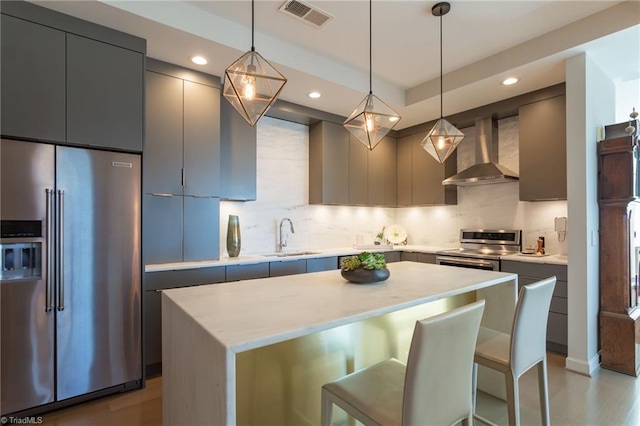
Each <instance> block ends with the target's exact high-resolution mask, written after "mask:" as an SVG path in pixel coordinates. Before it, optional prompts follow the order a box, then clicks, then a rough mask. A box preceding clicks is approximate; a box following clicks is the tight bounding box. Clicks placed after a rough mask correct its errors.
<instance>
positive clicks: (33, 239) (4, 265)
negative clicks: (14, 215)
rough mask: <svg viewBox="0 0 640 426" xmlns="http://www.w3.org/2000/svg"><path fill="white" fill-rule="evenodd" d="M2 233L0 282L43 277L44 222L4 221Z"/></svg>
mask: <svg viewBox="0 0 640 426" xmlns="http://www.w3.org/2000/svg"><path fill="white" fill-rule="evenodd" d="M1 225H2V229H1V233H0V280H3V281H4V280H14V279H23V278H40V277H41V276H42V244H43V238H42V222H41V221H36V220H27V221H25V220H3V221H2V224H1Z"/></svg>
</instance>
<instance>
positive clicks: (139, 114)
mask: <svg viewBox="0 0 640 426" xmlns="http://www.w3.org/2000/svg"><path fill="white" fill-rule="evenodd" d="M143 82H144V57H143V55H142V54H141V53H138V52H134V51H131V50H128V49H123V48H120V47H116V46H113V45H110V44H106V43H101V42H99V41H95V40H91V39H88V38H84V37H79V36H76V35H73V34H67V142H69V143H73V144H79V145H93V146H100V147H105V148H115V149H122V150H127V151H138V152H139V151H142V141H143V123H144V115H143V111H144V87H143Z"/></svg>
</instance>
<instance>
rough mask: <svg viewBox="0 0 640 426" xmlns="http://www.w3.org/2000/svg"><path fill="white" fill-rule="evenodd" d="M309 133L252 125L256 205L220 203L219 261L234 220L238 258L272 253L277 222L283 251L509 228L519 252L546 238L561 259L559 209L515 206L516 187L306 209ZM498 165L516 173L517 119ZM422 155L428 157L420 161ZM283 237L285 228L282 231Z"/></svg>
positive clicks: (466, 157)
mask: <svg viewBox="0 0 640 426" xmlns="http://www.w3.org/2000/svg"><path fill="white" fill-rule="evenodd" d="M308 130H309V129H308V127H307V126H304V125H301V124H296V123H291V122H288V121H283V120H278V119H274V118H270V117H263V118H262V119H261V121H260V122H259V123H258V138H257V177H258V178H257V179H258V180H257V200H256V201H247V202H234V201H223V202H221V203H220V253H221V256H222V257H224V256H226V255H227V253H226V235H227V220H228V216H229V215H230V214H237V215H238V216H239V218H240V228H241V234H242V250H241V255H242V254H249V253H267V252H273V251H275V248H276V243H277V234H278V225H279V223H280V220H281V219H282V218H285V217H288V218H290V219H291V220H292V221H293V224H294V228H295V233H294V234H291V235H289V237H288V245H287V247H286V248H285V250H302V249H322V248H332V247H345V246H351V245H352V244H354V243H355V242H356V240H359V239H360V240H362V241H363V242H365V243H368V242H372V241H371V240H372V239H373V236H374V235H375V233H376V232H378V231H379V230H380V229H381V228H382V227H383V226H385V225H390V224H393V223H398V224H400V225H401V226H403V227H404V228H405V229H406V230H407V232H408V234H409V238H408V240H409V243H410V244H422V245H430V246H442V247H457V246H458V238H459V230H460V229H461V228H467V227H468V228H513V229H522V230H523V245H524V246H527V245H531V244H534V243H535V240H537V238H538V236H544V237H545V243H546V248H547V252H549V253H553V254H556V253H562V254H566V247H567V245H566V244H567V242H566V241H565V242H563V243H560V242H559V241H558V238H557V234H556V233H555V232H554V230H553V226H554V217H556V216H566V215H567V202H566V201H545V202H536V203H531V202H522V201H519V200H518V183H517V182H513V183H502V184H496V185H481V186H472V187H461V188H458V204H457V205H455V206H434V207H410V208H398V209H393V208H380V207H349V206H318V205H309V204H308V199H309V173H308V164H309V134H308V133H309V132H308ZM462 131H463V132H464V133H465V140H464V141H463V142H462V143H461V145H460V146H459V147H458V170H463V169H465V168H466V167H468V166H470V165H471V164H473V162H474V159H475V149H474V137H475V136H474V129H473V127H471V128H467V129H462ZM499 144H500V156H499V158H500V163H501V164H502V165H504V166H506V167H508V168H510V169H511V170H513V171H514V172H516V173H517V172H518V118H517V117H511V118H506V119H503V120H500V121H499ZM425 155H427V154H426V153H425ZM284 229H286V230H287V234H288V229H289V228H288V225H287V224H285V226H284Z"/></svg>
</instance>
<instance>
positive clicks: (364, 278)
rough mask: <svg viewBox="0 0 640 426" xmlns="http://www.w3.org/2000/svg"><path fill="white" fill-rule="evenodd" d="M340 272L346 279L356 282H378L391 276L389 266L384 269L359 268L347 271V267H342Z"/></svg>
mask: <svg viewBox="0 0 640 426" xmlns="http://www.w3.org/2000/svg"><path fill="white" fill-rule="evenodd" d="M340 274H342V277H343V278H344V279H345V280H347V281H349V282H351V283H355V284H371V283H378V282H381V281H384V280H386V279H387V278H389V275H390V273H389V270H388V269H387V268H384V269H363V268H359V269H353V270H350V271H347V270H346V269H344V268H342V269H341V270H340Z"/></svg>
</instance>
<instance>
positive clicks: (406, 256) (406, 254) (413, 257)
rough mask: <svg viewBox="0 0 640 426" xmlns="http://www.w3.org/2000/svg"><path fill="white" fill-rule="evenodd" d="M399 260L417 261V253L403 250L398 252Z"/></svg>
mask: <svg viewBox="0 0 640 426" xmlns="http://www.w3.org/2000/svg"><path fill="white" fill-rule="evenodd" d="M400 260H401V261H403V262H405V261H406V262H417V261H418V253H414V252H410V251H403V252H402V253H401V254H400Z"/></svg>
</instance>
